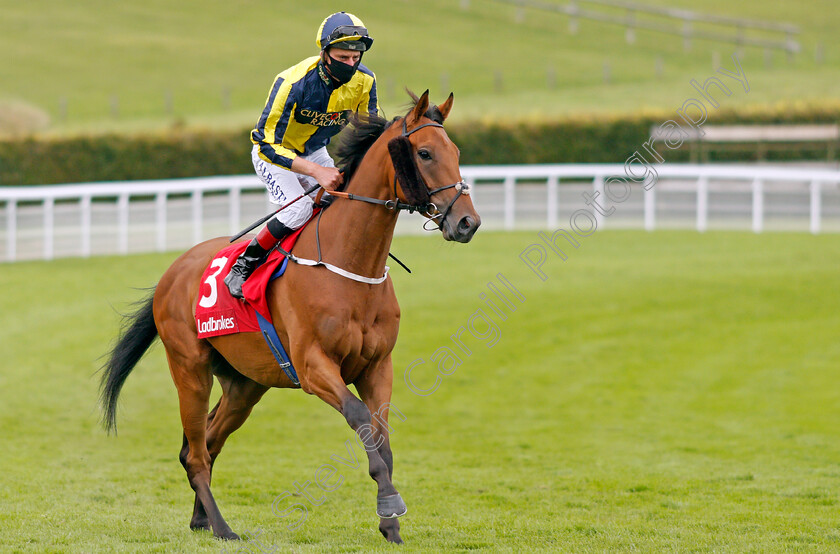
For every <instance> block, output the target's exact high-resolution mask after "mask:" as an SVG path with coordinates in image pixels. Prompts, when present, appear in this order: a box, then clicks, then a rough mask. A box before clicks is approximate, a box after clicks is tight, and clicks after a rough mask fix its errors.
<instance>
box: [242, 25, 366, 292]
mask: <svg viewBox="0 0 840 554" xmlns="http://www.w3.org/2000/svg"><path fill="white" fill-rule="evenodd" d="M315 41H316V43H317V44H318V48H319V49H320V51H321V53H320V54H319V55H318V56H313V57H311V58H307V59H305V60H303V61H302V62H300V63H299V64H297V65H295V66H292V67H290V68H289V69H287V70H285V71H283V72H282V73H280V74H279V75H278V76H277V77H276V78H275V80H274V85H272V87H271V91H270V92H269V94H268V101H267V102H266V105H265V109H263V112H262V115H261V116H260V119H259V122H257V125H256V128H255V129H254V130H253V131H251V142H253V143H254V146H253V148H252V149H251V159H252V161H253V163H254V169H255V170H256V172H257V176H258V177H259V178H260V180H261V181H262V182H263V183H264V184H265V186H266V188H267V189H268V194H269V198H270V200H271V201H272V202H273V203H275V204H285V203H287V202H289V201H290V200H293V199H294V198H296V197H298V196H300V195H302V194H303V191H304V188H309V187H311V186H312V185H315V184H316V183H317V184H319V185H321V187H323V188H324V189H325V190H326V191H331V190H335V189H336V188H337V187H338V186H340V185H341V184H342V182H343V177H342V175H341V173H340V172H339V171H338V170H337V169H336V168H335V164H334V163H333V160H332V158H331V157H330V155H329V154H328V153H327V148H326V146H327V144H329V142H330V139H331V138H332V137H333V136H334V135H336V134H337V133H338V132H339V131H340V130H341V129H342V128H343V127H344V126H345V125H346V124H347V121H348V118H349V116H350V115H351V114H352V113H353V112H367V113H371V114H375V115H376V114H378V113H379V103H378V99H377V93H376V77H375V76H374V74H373V72H372V71H370V70H369V69H368V68H367V67H365V66H363V65H361V61H362V54H363V53H364V52H366V51H368V50H370V47H371V45H372V44H373V39H372V38H370V36H368V32H367V29H366V28H365V25H364V23H362V20H361V19H359V18H358V17H356V16H354V15H352V14H349V13H345V12H338V13H334V14H332V15H330V16H329V17H327V18H326V19H324V21H323V22H322V23H321V26H320V27H319V28H318V33H317V35H316V36H315ZM314 194H315V193H314V192H313V193H312V195H313V196H314ZM312 204H313V199H312V198H311V197H310V196H304V197H303V198H301V199H300V200H298V201H297V202H295V203H294V204H292V205H290V206H289V207H288V208H286V209H284V210H281V211H280V212H278V213H277V215H276V216H275V217H273V218H271V219H270V220H269V221H268V224H267V225H266V226H265V227H264V228H263V229H262V230H260V232H259V233H258V234H257V236H256V237H255V238H254V239H253V240H252V241H251V243H250V244H249V245H248V247H247V248H246V249H245V251H244V252H243V253H242V255H241V256H239V258H238V259H237V260H236V263H235V264H234V265H233V267H231V268H230V272H229V273H228V275H227V277H225V284H226V285H227V287H228V289H230V293H231V294H232V295H233V296H235V297H237V298H242V285H243V284H244V283H245V280H246V279H247V278H248V276H249V275H251V273H253V271H254V269H256V268H257V266H258V265H259V264H260V263H261V262H262V261H263V260H264V258H265V256H266V254H267V253H268V252H269V250H271V249H272V248H273V247H274V245H276V244H277V243H278V242H279V241H280V240H281V239H282V238H283V237H284V236H286V235H287V234H289V233H290V232H291V231H294V230H295V229H299V228H300V227H302V226H303V224H304V223H306V222H307V221H308V220H309V218H310V217H311V216H312Z"/></svg>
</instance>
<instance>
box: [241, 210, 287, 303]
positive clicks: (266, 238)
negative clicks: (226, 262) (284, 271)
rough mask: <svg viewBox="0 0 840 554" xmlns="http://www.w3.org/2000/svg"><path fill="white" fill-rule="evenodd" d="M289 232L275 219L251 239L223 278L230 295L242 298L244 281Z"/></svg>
mask: <svg viewBox="0 0 840 554" xmlns="http://www.w3.org/2000/svg"><path fill="white" fill-rule="evenodd" d="M291 231H292V229H289V228H288V227H286V226H285V225H283V224H282V223H280V222H279V221H277V220H276V219H270V220H269V222H268V225H266V226H265V227H263V228H262V229H261V230H260V232H259V233H257V236H256V237H254V238H253V239H251V242H250V243H249V244H248V246H247V248H245V251H244V252H242V254H240V256H239V258H237V260H236V262H235V263H234V264H233V266H232V267H231V268H230V272H228V274H227V277H225V285H227V288H228V290H229V291H230V294H231V295H233V296H235V297H236V298H242V285H244V284H245V280H246V279H247V278H248V277H249V276H250V275H251V274H252V273H253V272H254V270H255V269H257V267H259V265H260V264H261V263H262V262H263V261H265V258H266V255H267V254H268V253H269V251H270V250H271V249H272V248H274V246H275V245H276V244H277V243H278V242H280V241H281V240H282V239H283V237H285V236H286V235H288V234H289V233H290V232H291Z"/></svg>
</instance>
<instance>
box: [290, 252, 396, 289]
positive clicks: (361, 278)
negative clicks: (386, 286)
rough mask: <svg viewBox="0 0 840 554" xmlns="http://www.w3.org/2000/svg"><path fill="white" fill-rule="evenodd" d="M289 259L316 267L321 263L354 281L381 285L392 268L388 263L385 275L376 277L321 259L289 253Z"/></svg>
mask: <svg viewBox="0 0 840 554" xmlns="http://www.w3.org/2000/svg"><path fill="white" fill-rule="evenodd" d="M289 259H290V260H291V261H293V262H295V263H296V264H300V265H308V266H311V267H315V266H319V265H320V266H324V267H325V268H327V269H328V270H330V271H332V272H333V273H335V274H337V275H341V276H342V277H346V278H348V279H352V280H353V281H358V282H359V283H366V284H368V285H380V284H382V283H384V282H385V279H387V278H388V272H389V271H390V270H391V268H390V267H388V266H387V265H386V266H385V275H383V276H382V277H379V278H374V277H365V276H363V275H357V274H356V273H351V272H350V271H347V270H345V269H341V268H340V267H337V266H334V265H332V264H330V263H327V262H319V261H316V260H307V259H306V258H298V257H297V256H295V255H294V254H289Z"/></svg>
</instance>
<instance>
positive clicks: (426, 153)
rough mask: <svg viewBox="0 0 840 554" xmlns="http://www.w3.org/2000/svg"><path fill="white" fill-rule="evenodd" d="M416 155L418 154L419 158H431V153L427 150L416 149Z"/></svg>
mask: <svg viewBox="0 0 840 554" xmlns="http://www.w3.org/2000/svg"><path fill="white" fill-rule="evenodd" d="M417 155H418V156H420V158H422V159H424V160H431V159H432V155H431V154H429V151H428V150H418V151H417Z"/></svg>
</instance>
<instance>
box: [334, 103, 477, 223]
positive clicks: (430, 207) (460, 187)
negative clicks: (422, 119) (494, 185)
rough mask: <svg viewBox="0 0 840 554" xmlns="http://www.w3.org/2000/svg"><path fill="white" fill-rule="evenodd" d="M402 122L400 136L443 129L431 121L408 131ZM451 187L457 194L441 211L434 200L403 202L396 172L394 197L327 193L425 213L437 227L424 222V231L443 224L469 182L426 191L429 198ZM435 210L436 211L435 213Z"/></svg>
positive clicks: (391, 208)
mask: <svg viewBox="0 0 840 554" xmlns="http://www.w3.org/2000/svg"><path fill="white" fill-rule="evenodd" d="M402 124H403V132H402V135H400V136H403V137H407V136H409V135H412V134H414V133H416V132H417V131H419V130H420V129H422V128H424V127H440V128H441V129H443V125H441V124H440V123H434V122H432V123H424V124H423V125H418V126H417V127H415V128H414V129H412V130H411V131H409V130H408V129H407V125H406V122H405V118H403V122H402ZM421 178H422V176H421ZM425 184H426V183H423V185H424V186H425ZM451 188H454V189H455V190H456V191H457V192H458V194H456V195H455V198H453V199H452V201H451V202H450V203H449V205H448V206H446V209H444V210H443V212H441V211H440V208H438V207H437V205H435V203H434V202H428V203H427V204H425V205H422V206H421V205H417V204H409V203H407V202H403V201H402V200H400V198H399V195H398V194H397V175H396V173H395V174H394V198H393V199H391V200H381V199H379V198H370V197H368V196H360V195H358V194H353V193H349V192H338V191H330V193H329V194H330V195H331V196H336V197H338V198H345V199H347V200H359V201H361V202H367V203H368V204H377V205H379V206H384V207H385V208H386V209H389V210H393V211H395V212H399V211H401V210H402V211H407V212H408V213H412V214H413V213H414V212H418V213H420V214H422V215H425V216H426V217H428V218H429V220H431V221H433V222H435V223H436V224H437V227H433V228H431V229H427V228H426V223H424V224H423V229H425V230H426V231H439V230H440V229H441V226H442V225H443V220H444V219H446V216H447V215H449V212H450V211H451V210H452V207H453V206H454V205H455V202H456V201H457V200H458V198H460V197H461V195H462V194H465V195H469V193H470V186H469V184H467V182H466V181H465V180H463V179H461V180H460V181H458V182H457V183H453V184H451V185H445V186H442V187H440V188H436V189H434V190H430V191H428V193H429V198H431V197H432V196H434V195H435V194H437V193H439V192H443V191H445V190H449V189H451ZM435 212H437V213H435ZM437 220H440V221H437ZM427 223H428V222H427Z"/></svg>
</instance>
